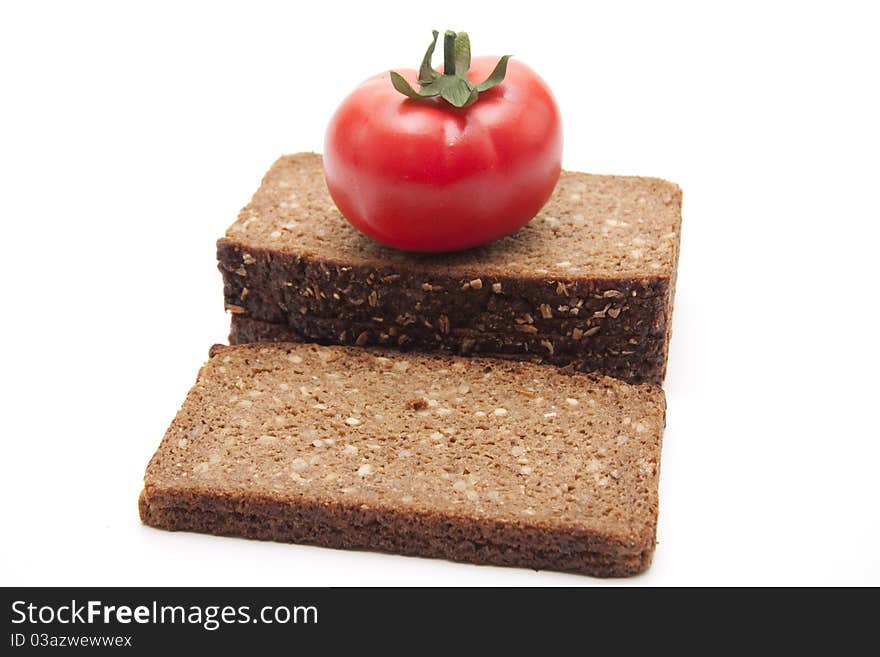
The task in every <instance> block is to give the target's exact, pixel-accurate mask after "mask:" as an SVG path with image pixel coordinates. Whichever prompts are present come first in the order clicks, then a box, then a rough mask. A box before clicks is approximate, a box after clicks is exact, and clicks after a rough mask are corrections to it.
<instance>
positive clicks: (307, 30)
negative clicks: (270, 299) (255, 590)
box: [0, 0, 880, 585]
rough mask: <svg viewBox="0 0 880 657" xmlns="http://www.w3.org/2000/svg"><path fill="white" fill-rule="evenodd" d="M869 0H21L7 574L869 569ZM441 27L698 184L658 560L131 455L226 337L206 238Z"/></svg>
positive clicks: (36, 577) (873, 436)
mask: <svg viewBox="0 0 880 657" xmlns="http://www.w3.org/2000/svg"><path fill="white" fill-rule="evenodd" d="M429 6H430V7H429ZM871 7H872V3H868V2H865V3H849V2H834V3H830V2H829V3H824V4H818V3H810V2H806V3H805V2H799V3H781V2H779V3H772V2H760V3H750V2H739V3H731V4H730V5H728V8H727V9H721V8H720V7H719V6H718V5H717V4H716V3H696V2H695V3H676V2H672V3H669V2H665V3H631V2H621V3H617V2H614V3H612V2H600V3H586V2H570V1H569V2H562V3H557V2H549V1H546V0H544V1H542V2H537V3H536V2H525V3H518V2H514V1H513V0H508V1H506V2H503V3H489V2H474V1H473V0H470V1H468V2H457V1H455V0H444V2H442V3H436V2H435V3H416V2H412V1H409V2H405V3H403V2H400V3H383V2H377V1H371V2H362V3H358V4H357V5H355V4H351V5H342V4H337V3H332V2H310V3H292V2H286V3H277V4H275V3H256V2H249V3H238V6H236V7H233V6H232V5H226V4H223V3H205V4H197V3H178V2H174V3H164V2H151V3H143V4H141V5H137V4H133V3H118V2H107V3H95V2H76V3H71V2H58V3H44V2H27V3H25V2H6V3H3V5H2V9H0V62H2V64H0V222H2V233H0V234H2V258H0V266H2V272H3V276H2V283H3V285H2V305H0V308H2V320H3V321H2V322H0V332H2V335H0V337H2V341H0V344H2V354H3V356H2V375H0V386H2V393H0V405H2V418H0V423H2V424H0V427H2V441H3V445H2V451H0V486H2V494H0V504H2V524H3V530H2V533H3V536H2V538H0V584H3V585H11V584H27V585H49V584H94V585H99V584H100V585H135V584H155V585H172V584H187V585H188V584H193V585H194V584H209V585H211V584H235V585H239V584H241V585H243V584H253V585H270V584H271V585H342V584H351V585H361V584H377V585H384V584H403V585H429V584H438V585H445V584H463V585H484V584H502V585H507V584H518V585H532V584H545V585H593V584H614V585H621V584H623V585H627V584H641V585H655V584H664V585H678V584H695V585H704V584H734V585H737V584H874V585H877V584H880V563H878V558H877V554H878V544H880V511H878V503H880V494H878V484H877V481H878V479H880V431H878V425H880V420H878V413H877V406H878V399H877V393H878V391H880V385H878V383H877V380H876V375H877V373H878V372H880V362H878V354H877V344H878V319H880V317H878V311H877V300H876V297H877V294H878V292H880V277H878V274H877V260H878V254H877V249H878V239H877V238H878V229H877V224H878V220H880V210H878V207H880V190H878V174H880V165H878V152H880V138H878V117H880V103H878V72H877V71H878V69H877V66H878V63H880V48H878V38H877V25H878V20H877V19H878V17H877V15H872V14H873V11H872V9H871ZM431 28H437V29H440V30H443V29H445V28H452V29H464V30H467V31H468V32H470V34H471V38H472V43H473V48H474V53H475V54H504V53H507V52H511V53H513V54H514V55H515V56H517V57H518V58H520V59H522V60H523V61H525V62H527V63H528V64H530V65H531V66H532V67H533V68H535V69H536V70H537V71H538V72H539V73H541V74H542V75H543V77H544V78H545V79H546V80H547V81H548V83H549V84H550V86H551V87H552V88H553V90H554V92H555V94H556V96H557V100H558V102H559V105H560V108H561V110H562V113H563V117H564V121H565V135H566V145H565V156H564V166H565V167H566V168H569V169H577V170H584V171H591V172H598V173H618V174H641V175H651V176H660V177H664V178H668V179H670V180H673V181H675V182H677V183H679V184H680V185H681V186H682V188H683V189H684V199H685V203H684V229H683V232H684V238H683V243H682V254H681V265H680V274H679V286H678V296H677V299H676V301H677V303H676V312H675V318H674V338H673V343H672V352H671V359H670V364H669V377H668V380H667V384H666V389H667V394H668V404H669V414H668V428H667V432H666V436H665V444H664V448H663V461H662V482H661V511H660V525H659V545H658V547H657V552H656V556H655V560H654V565H653V566H652V568H651V569H650V570H649V571H648V572H647V573H646V574H645V575H643V576H641V577H638V578H634V579H630V580H624V581H612V582H607V581H601V580H594V579H591V578H587V577H578V576H573V575H564V574H555V573H545V572H540V573H536V572H532V571H528V570H515V569H501V568H489V567H475V566H468V565H460V564H452V563H447V562H443V561H430V560H424V559H415V558H402V557H395V556H388V555H377V554H369V553H351V552H340V551H333V550H324V549H319V548H311V547H297V546H289V545H278V544H270V543H259V542H249V541H244V540H238V539H224V538H215V537H210V536H200V535H194V534H182V533H178V534H172V533H166V532H161V531H157V530H153V529H150V528H147V527H143V526H141V524H140V522H139V520H138V515H137V507H136V500H137V495H138V492H139V490H140V488H141V478H142V475H143V470H144V467H145V466H146V464H147V461H148V460H149V458H150V456H151V454H152V452H153V450H154V449H155V447H156V446H157V444H158V442H159V440H160V439H161V437H162V434H163V433H164V431H165V428H166V427H167V425H168V423H169V422H170V420H171V418H172V417H173V416H174V413H175V412H176V410H177V408H178V406H179V404H180V403H181V401H182V400H183V398H184V396H185V394H186V392H187V390H188V388H189V386H190V385H191V384H192V382H193V380H194V378H195V375H196V372H197V370H198V367H199V366H200V364H201V363H202V362H203V360H204V359H205V357H206V355H207V350H208V347H209V346H210V345H211V344H212V343H214V342H222V341H224V340H225V337H226V333H227V328H228V319H227V317H226V316H225V315H224V311H223V300H222V290H221V280H220V275H219V273H218V272H217V271H216V265H215V260H214V241H215V239H216V238H217V237H219V236H220V235H221V234H222V233H223V231H224V230H225V228H226V226H227V225H228V224H229V223H231V222H232V220H233V219H234V218H235V216H236V213H237V211H238V209H239V208H240V207H241V206H242V205H244V204H245V203H246V202H247V201H248V199H249V198H250V195H251V194H252V193H253V191H254V190H255V189H256V187H257V185H258V183H259V180H260V178H261V177H262V174H263V173H264V171H265V170H266V169H267V168H268V166H269V165H270V164H271V163H272V162H273V161H274V160H275V158H276V157H277V156H278V155H280V154H282V153H285V152H295V151H301V150H320V149H321V144H322V140H323V131H324V127H325V124H326V121H327V119H328V118H329V115H330V113H331V112H332V111H333V109H334V107H335V106H336V104H337V103H338V102H339V101H340V100H341V99H342V98H343V97H344V95H345V94H347V93H348V92H349V91H350V90H351V89H352V88H353V87H354V86H355V85H356V84H357V83H358V82H359V81H360V80H362V79H363V78H366V77H368V76H369V75H372V74H374V73H377V72H379V71H382V70H387V69H390V68H393V67H404V66H415V65H417V64H418V62H419V60H420V58H421V55H422V53H423V51H424V48H425V46H426V45H427V42H428V41H429V39H430V30H431ZM438 61H439V59H438Z"/></svg>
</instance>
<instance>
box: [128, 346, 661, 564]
mask: <svg viewBox="0 0 880 657" xmlns="http://www.w3.org/2000/svg"><path fill="white" fill-rule="evenodd" d="M664 409H665V402H664V397H663V391H662V390H661V389H660V388H658V387H655V386H653V385H649V384H645V385H641V386H633V385H629V384H626V383H623V382H621V381H618V380H616V379H611V378H608V377H603V376H599V375H593V374H589V375H588V374H581V373H576V372H566V371H564V370H560V369H557V368H549V367H543V366H538V365H533V364H530V363H520V362H515V361H494V360H484V359H479V358H473V359H466V358H457V357H450V356H431V355H417V354H403V353H400V352H395V351H384V352H382V351H372V350H369V349H352V348H346V347H326V346H320V345H315V344H304V343H289V344H273V345H269V344H260V345H243V346H233V347H223V346H215V347H213V348H212V349H211V352H210V358H209V360H208V362H207V364H206V365H205V366H204V367H203V368H202V370H201V372H200V373H199V376H198V380H197V381H196V383H195V385H194V387H193V388H192V390H191V391H190V393H189V395H188V396H187V398H186V401H185V402H184V404H183V407H182V408H181V410H180V411H179V413H178V414H177V417H176V418H175V419H174V421H173V422H172V424H171V426H170V428H169V429H168V431H167V432H166V434H165V437H164V439H163V440H162V443H161V445H160V446H159V448H158V450H157V451H156V454H155V456H153V458H152V460H151V461H150V464H149V466H148V467H147V470H146V475H145V478H144V490H143V493H142V494H141V498H140V513H141V518H142V519H143V521H144V522H145V523H147V524H148V525H153V526H155V527H160V528H163V529H170V530H186V531H199V532H207V533H212V534H224V535H235V536H244V537H248V538H255V539H265V540H276V541H288V542H296V543H308V544H314V545H323V546H328V547H334V548H353V549H370V550H381V551H386V552H396V553H400V554H409V555H421V556H426V557H442V558H447V559H454V560H459V561H467V562H473V563H484V564H496V565H502V566H522V567H528V568H536V569H538V568H546V569H554V570H564V571H572V572H576V573H585V574H590V575H596V576H623V575H633V574H636V573H639V572H641V571H643V570H644V569H645V568H647V567H648V565H649V564H650V561H651V557H652V554H653V551H654V543H655V533H656V523H657V481H658V469H659V458H660V443H661V436H662V430H663V423H664Z"/></svg>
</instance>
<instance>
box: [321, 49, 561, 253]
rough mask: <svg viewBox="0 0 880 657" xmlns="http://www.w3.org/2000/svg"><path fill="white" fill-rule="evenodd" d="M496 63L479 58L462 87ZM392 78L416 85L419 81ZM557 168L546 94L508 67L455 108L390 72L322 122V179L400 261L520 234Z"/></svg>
mask: <svg viewBox="0 0 880 657" xmlns="http://www.w3.org/2000/svg"><path fill="white" fill-rule="evenodd" d="M497 62H498V58H497V57H475V58H474V59H473V61H472V62H471V66H470V69H469V70H468V73H467V76H468V79H469V80H470V81H471V82H472V83H474V84H476V83H479V82H481V81H482V80H484V79H486V78H487V77H488V76H489V74H490V73H491V72H492V70H493V68H494V67H495V65H496V63H497ZM399 73H400V74H401V75H402V76H403V77H404V78H405V79H406V80H407V81H408V82H409V83H410V84H411V85H413V86H414V87H416V86H417V84H418V83H417V78H418V73H417V72H416V71H414V70H401V71H399ZM561 158H562V126H561V121H560V117H559V109H558V108H557V106H556V102H555V100H554V99H553V95H552V94H551V92H550V89H549V88H548V87H547V85H546V84H545V83H544V81H543V80H541V78H540V77H538V75H537V74H536V73H535V72H534V71H532V70H531V69H530V68H529V67H528V66H526V65H525V64H523V63H521V62H518V61H517V60H515V59H512V60H510V62H509V63H508V67H507V75H506V77H505V78H504V81H503V82H501V84H499V85H498V86H495V87H492V88H491V89H488V90H486V91H483V92H481V93H480V94H479V97H478V98H477V100H476V101H475V102H474V103H473V104H472V105H469V106H467V107H462V108H456V107H453V106H452V105H450V104H449V103H447V102H445V101H443V100H442V99H440V98H427V99H417V100H413V99H410V98H407V97H406V96H404V95H402V94H401V93H399V92H398V91H397V90H396V89H395V88H394V87H393V86H392V84H391V79H390V74H389V73H383V74H382V75H377V76H375V77H373V78H370V79H368V80H366V81H365V82H363V83H362V84H361V85H360V86H359V87H357V89H355V91H354V92H353V93H352V94H351V95H350V96H348V97H347V98H346V99H345V100H344V101H343V102H342V105H341V106H340V107H339V109H338V110H337V111H336V113H335V114H334V115H333V118H332V119H331V121H330V125H329V127H328V129H327V135H326V139H325V143H324V177H325V179H326V181H327V188H328V189H329V190H330V196H331V197H332V198H333V201H334V202H335V203H336V205H337V207H338V208H339V210H340V211H341V212H342V214H343V215H344V216H345V218H346V219H348V221H349V222H351V224H352V225H353V226H354V227H355V228H357V229H358V230H360V231H361V232H362V233H364V234H365V235H368V236H369V237H371V238H373V239H375V240H377V241H379V242H382V243H383V244H387V245H388V246H392V247H396V248H399V249H405V250H408V251H427V252H440V251H455V250H459V249H466V248H469V247H473V246H478V245H480V244H485V243H486V242H490V241H492V240H495V239H498V238H499V237H504V236H505V235H509V234H511V233H513V232H515V231H516V230H518V229H519V228H521V227H522V226H524V225H525V224H527V223H528V222H529V220H531V219H532V218H533V217H534V216H535V215H536V214H537V212H538V210H540V209H541V207H542V206H543V205H544V203H545V202H546V201H547V199H548V198H549V197H550V194H551V193H552V192H553V188H554V186H555V185H556V181H557V180H558V178H559V170H560V162H561Z"/></svg>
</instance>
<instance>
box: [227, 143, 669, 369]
mask: <svg viewBox="0 0 880 657" xmlns="http://www.w3.org/2000/svg"><path fill="white" fill-rule="evenodd" d="M680 224H681V190H680V189H679V188H678V187H677V186H676V185H674V184H672V183H669V182H666V181H663V180H658V179H655V178H635V177H621V176H596V175H588V174H584V173H571V172H563V173H562V176H561V177H560V180H559V184H558V186H557V188H556V191H555V193H554V195H553V197H552V198H551V199H550V201H549V202H548V203H547V205H546V206H545V207H544V208H543V210H542V211H541V212H540V214H539V215H538V216H537V217H536V218H535V219H534V220H533V221H532V222H531V223H529V224H528V225H527V226H525V227H524V228H522V229H521V230H520V231H518V232H517V233H515V234H514V235H511V236H509V237H506V238H504V239H501V240H498V241H496V242H494V243H492V244H489V245H486V246H484V247H480V248H477V249H471V250H469V251H465V252H460V253H451V254H441V255H424V254H410V253H405V252H401V251H396V250H393V249H389V248H387V247H384V246H382V245H380V244H377V243H375V242H373V241H371V240H369V239H367V238H366V237H364V236H362V235H361V234H360V233H358V232H357V231H356V230H354V229H353V228H352V227H351V226H350V225H349V224H348V223H347V222H346V221H345V219H344V218H343V217H342V216H341V215H340V214H339V212H338V211H337V209H336V207H335V206H334V205H333V202H332V201H331V199H330V197H329V195H328V193H327V190H326V187H325V185H324V180H323V175H322V167H321V157H320V156H319V155H316V154H314V153H300V154H297V155H289V156H285V157H282V158H281V159H279V160H278V161H277V162H276V163H275V164H274V165H273V166H272V168H271V169H270V170H269V172H268V173H267V174H266V176H265V178H264V179H263V183H262V185H261V186H260V189H259V190H258V191H257V193H256V194H255V195H254V197H253V200H252V201H251V203H250V204H249V205H248V206H247V207H245V208H244V209H243V210H242V211H241V213H240V215H239V217H238V220H237V221H236V222H235V223H234V224H233V225H232V226H231V227H230V228H229V229H228V230H227V231H226V236H225V237H223V238H221V239H220V240H219V242H218V245H217V253H218V259H219V267H220V271H221V272H222V274H223V280H224V294H225V300H226V307H227V308H228V309H229V310H230V311H232V313H233V316H234V321H233V326H232V336H233V340H234V341H235V342H249V341H253V340H256V339H267V338H268V339H276V340H306V341H315V342H321V343H325V344H329V343H339V344H354V345H358V346H365V345H378V346H388V347H395V348H402V349H414V350H418V351H446V352H453V353H456V354H463V355H475V354H476V355H479V354H483V355H490V356H505V355H506V356H510V357H513V358H520V359H524V360H533V361H539V362H546V363H552V364H555V365H560V366H573V367H575V368H576V369H578V370H582V371H598V372H601V373H603V374H608V375H611V376H615V377H618V378H621V379H624V380H627V381H630V382H642V381H649V382H653V383H661V382H662V380H663V378H664V375H665V369H666V355H667V347H668V342H669V336H670V326H671V324H670V317H671V313H672V302H673V292H674V287H675V275H676V266H677V261H678V248H679V231H680Z"/></svg>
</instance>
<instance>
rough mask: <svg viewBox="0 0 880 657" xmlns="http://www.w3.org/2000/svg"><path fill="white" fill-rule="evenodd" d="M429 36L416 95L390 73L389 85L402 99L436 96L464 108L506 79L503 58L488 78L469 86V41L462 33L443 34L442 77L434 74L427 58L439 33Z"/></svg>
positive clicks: (409, 87)
mask: <svg viewBox="0 0 880 657" xmlns="http://www.w3.org/2000/svg"><path fill="white" fill-rule="evenodd" d="M432 34H433V35H434V39H433V40H432V41H431V45H429V46H428V50H427V52H425V56H424V57H423V58H422V65H421V67H420V68H419V87H420V89H419V90H418V91H417V90H415V89H413V88H412V85H410V83H409V82H407V81H406V80H405V79H404V77H403V76H402V75H400V73H397V72H396V71H391V84H392V85H394V88H395V89H397V91H399V92H400V93H402V94H403V95H404V96H407V97H408V98H412V99H413V100H419V99H422V98H434V97H437V96H439V97H440V98H442V99H443V100H445V101H446V102H448V103H449V104H450V105H452V106H453V107H467V106H468V105H473V104H474V103H475V102H476V101H477V98H478V97H479V95H480V92H483V91H486V90H487V89H491V88H492V87H494V86H496V85H498V84H500V83H501V82H502V81H503V80H504V76H505V75H507V61H508V60H509V59H510V57H511V56H510V55H504V57H502V58H501V59H499V60H498V64H496V65H495V68H494V69H493V71H492V72H491V73H490V74H489V77H487V78H486V79H485V80H483V81H482V82H481V83H479V84H473V83H472V82H471V81H470V80H468V78H467V72H468V69H469V68H470V67H471V41H470V38H469V37H468V35H467V33H466V32H453V31H452V30H447V31H446V33H445V34H444V35H443V73H439V72H437V71H435V70H434V68H433V67H432V66H431V58H432V57H433V56H434V48H435V46H436V45H437V36H438V35H439V33H438V32H437V30H432Z"/></svg>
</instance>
